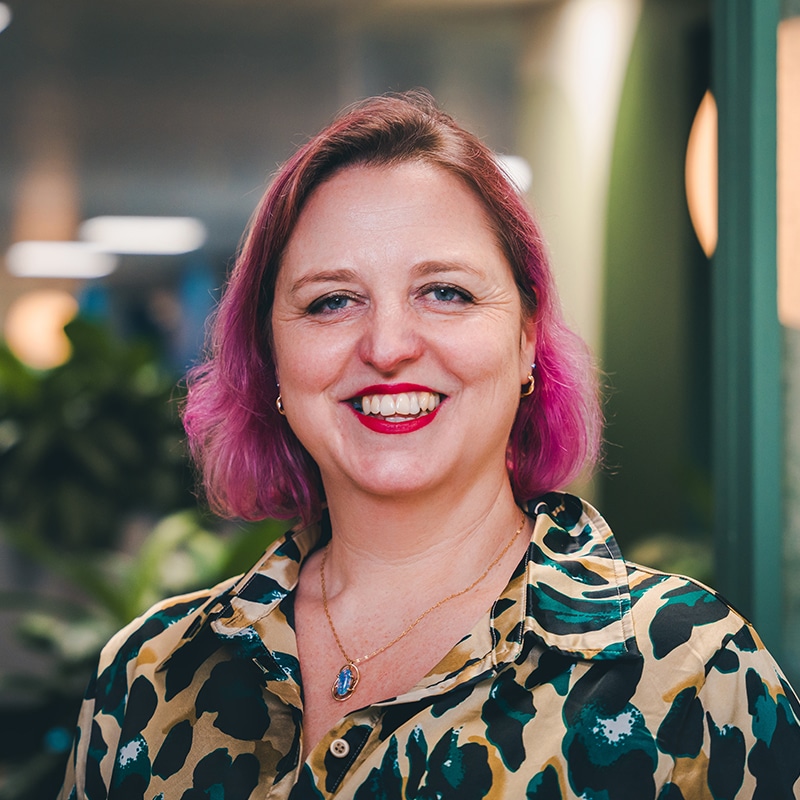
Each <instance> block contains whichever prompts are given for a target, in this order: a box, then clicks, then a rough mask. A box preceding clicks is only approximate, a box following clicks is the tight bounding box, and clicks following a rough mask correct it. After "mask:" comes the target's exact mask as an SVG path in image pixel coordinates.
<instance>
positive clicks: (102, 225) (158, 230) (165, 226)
mask: <svg viewBox="0 0 800 800" xmlns="http://www.w3.org/2000/svg"><path fill="white" fill-rule="evenodd" d="M79 236H80V238H81V239H83V240H84V241H85V242H91V243H92V244H94V245H96V246H97V247H99V248H101V249H102V250H105V251H107V252H109V253H131V254H144V255H180V254H181V253H191V252H192V251H193V250H198V249H199V248H201V247H202V246H203V244H205V241H206V236H207V233H206V227H205V225H203V223H202V222H200V220H198V219H194V218H193V217H93V218H92V219H87V220H86V222H84V223H82V224H81V226H80V229H79Z"/></svg>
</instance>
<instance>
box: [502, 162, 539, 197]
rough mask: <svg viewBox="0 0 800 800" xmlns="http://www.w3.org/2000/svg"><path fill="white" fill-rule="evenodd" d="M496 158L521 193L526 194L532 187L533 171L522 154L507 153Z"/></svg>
mask: <svg viewBox="0 0 800 800" xmlns="http://www.w3.org/2000/svg"><path fill="white" fill-rule="evenodd" d="M495 159H496V161H497V163H498V164H499V165H500V169H502V170H503V172H505V174H506V175H507V176H508V179H509V180H510V181H511V183H513V184H514V188H515V189H516V190H517V191H518V192H519V193H520V194H525V193H526V192H527V191H528V189H530V188H531V184H532V183H533V172H532V171H531V165H530V164H529V163H528V162H527V160H526V159H524V158H523V157H522V156H506V155H496V156H495Z"/></svg>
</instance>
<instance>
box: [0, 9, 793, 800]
mask: <svg viewBox="0 0 800 800" xmlns="http://www.w3.org/2000/svg"><path fill="white" fill-rule="evenodd" d="M733 6H736V8H737V9H739V10H738V11H735V10H733ZM737 14H738V15H739V16H738V18H737ZM779 20H781V22H780V27H779V25H778V22H779ZM798 20H800V5H798V2H797V1H796V0H783V2H780V1H779V0H761V2H747V1H746V0H743V2H740V3H738V4H725V3H724V2H720V1H719V0H718V1H717V2H713V1H712V0H373V1H372V2H366V0H292V2H288V3H287V2H275V1H274V0H228V1H227V2H225V3H220V2H212V0H192V2H189V0H136V2H133V0H115V2H113V3H108V2H101V0H72V2H70V3H64V2H59V0H6V2H3V3H0V28H3V30H0V332H1V335H2V342H0V799H2V800H9V799H10V798H16V799H22V798H25V799H26V800H27V798H43V797H48V796H52V795H53V794H54V793H55V791H56V788H57V786H58V784H59V782H60V773H61V771H62V770H63V763H64V759H65V758H66V751H67V749H68V747H69V745H70V739H71V735H72V726H73V723H74V718H75V715H76V713H77V706H78V704H79V702H80V697H81V694H82V692H83V689H84V686H85V684H86V681H87V679H88V676H89V674H90V671H91V666H92V662H93V660H94V659H95V658H96V657H97V653H98V650H99V647H100V646H101V645H102V643H103V642H104V641H105V640H106V639H107V638H108V636H109V635H110V634H111V633H112V632H113V631H114V630H116V629H117V628H119V627H120V626H121V625H122V624H124V623H125V622H126V621H128V620H129V619H131V618H132V617H133V616H135V615H136V614H138V613H140V612H141V611H143V610H144V609H145V608H146V607H148V606H149V605H150V604H151V603H152V602H154V601H155V600H156V599H158V598H159V597H161V596H165V595H168V594H174V593H176V592H178V591H183V590H186V589H191V588H195V587H200V586H204V585H209V584H210V583H212V582H215V581H217V580H221V579H222V578H224V577H226V576H228V575H231V574H234V573H236V572H237V571H240V570H242V569H245V568H246V567H247V566H249V564H250V563H251V562H252V561H253V560H255V558H256V557H257V554H258V553H260V552H261V550H262V549H263V548H264V547H265V546H266V544H267V543H268V542H269V541H270V540H271V539H272V538H274V537H275V536H277V535H279V534H280V533H281V532H282V531H283V529H284V527H286V523H281V522H275V521H269V520H268V521H265V522H263V523H259V524H250V525H244V524H235V523H230V522H228V523H224V522H222V521H221V520H218V519H215V518H213V517H211V516H210V515H208V514H207V513H205V512H204V511H203V510H202V509H200V508H198V506H197V502H196V498H195V496H194V493H193V478H192V475H191V471H190V469H189V467H188V465H187V463H186V457H185V452H184V446H183V436H182V431H181V427H180V424H179V422H178V418H177V411H176V410H177V407H178V405H179V402H180V397H181V392H182V389H181V384H180V380H181V376H182V375H183V374H184V372H185V371H186V369H187V368H188V367H189V366H190V365H191V364H192V363H193V362H194V361H195V360H196V359H197V357H198V353H199V351H200V348H201V343H202V339H203V330H204V320H205V318H206V316H207V314H208V313H209V311H210V310H211V309H212V308H213V306H214V302H215V299H216V298H217V297H218V290H219V287H220V286H221V285H222V283H223V282H224V278H225V274H226V271H227V270H228V268H229V266H230V264H231V261H232V258H233V256H234V254H235V251H236V248H237V244H238V242H239V238H240V236H241V234H242V231H243V230H244V228H245V225H246V223H247V220H248V218H249V216H250V214H251V212H252V210H253V208H254V206H255V204H256V203H257V201H258V199H259V197H260V195H261V193H262V192H263V190H264V188H265V186H266V185H267V183H268V181H269V178H270V175H271V174H272V173H273V172H274V170H275V169H276V167H277V165H278V164H279V163H280V162H281V161H282V160H283V159H285V158H286V157H287V156H288V155H289V154H290V153H291V152H292V150H293V149H294V148H295V147H296V146H297V145H298V144H299V143H301V142H303V141H304V140H305V139H306V138H307V137H308V136H309V135H311V134H312V133H314V132H315V131H316V130H318V129H319V128H320V127H321V126H323V125H324V124H325V123H326V122H327V121H329V120H330V118H331V116H332V115H333V114H334V113H335V112H336V111H337V110H338V109H340V108H341V107H342V106H344V105H347V104H349V103H351V102H353V101H355V100H357V99H359V98H362V97H365V96H367V95H372V94H376V93H380V92H384V91H389V90H403V89H409V88H414V87H425V88H427V89H429V90H430V91H431V92H432V93H433V94H434V96H435V97H436V98H437V99H438V100H439V102H440V103H441V104H442V105H443V106H444V108H445V109H446V110H447V111H449V112H450V113H451V114H453V115H454V116H455V117H456V118H457V119H458V120H459V121H461V122H462V123H463V124H464V125H465V126H466V127H468V128H470V129H471V130H473V131H475V132H476V133H478V134H479V135H480V136H481V137H482V138H483V139H484V140H485V141H486V142H487V143H488V144H489V145H490V146H491V147H492V148H493V149H494V150H495V151H496V152H497V153H498V154H499V155H502V156H504V157H506V158H507V159H508V163H509V164H510V165H511V166H512V167H513V169H514V171H515V174H516V175H517V176H518V178H519V181H520V183H521V185H522V186H523V188H524V189H525V192H526V194H527V197H528V199H529V201H530V204H531V206H532V207H533V208H534V210H535V211H536V213H537V214H538V217H539V219H540V221H541V224H542V227H543V229H544V232H545V235H546V238H547V241H548V243H549V247H550V251H551V254H552V259H553V263H554V266H555V270H556V274H557V278H558V282H559V286H560V289H561V293H562V300H563V304H564V306H565V310H566V313H567V316H568V318H569V319H570V320H571V322H572V323H573V325H574V326H575V327H576V328H577V329H578V330H579V331H580V332H581V333H582V334H583V336H584V337H585V338H586V339H587V341H588V342H589V343H590V345H591V346H592V348H593V350H594V352H595V353H596V355H597V358H598V361H599V363H600V365H601V367H602V369H603V371H604V373H605V375H606V384H607V402H606V411H607V416H608V426H607V432H606V438H607V441H608V445H607V452H606V463H605V466H604V469H603V470H602V471H601V472H600V473H599V474H598V476H597V477H596V478H594V479H593V480H591V481H588V482H587V483H586V484H584V485H581V486H580V487H577V488H578V489H579V490H580V491H581V492H582V493H584V494H585V495H587V496H588V497H589V498H590V499H591V500H592V501H593V502H595V503H596V504H597V505H598V506H599V507H600V509H601V510H602V512H603V513H604V515H605V516H606V518H607V519H608V520H609V521H610V523H611V525H612V527H613V529H614V530H615V533H616V534H617V536H618V538H619V540H620V543H621V546H622V548H623V552H624V553H625V554H626V555H627V556H628V557H629V558H631V559H632V560H637V561H642V562H644V563H648V564H651V565H654V566H658V567H661V568H665V569H668V570H671V571H677V572H681V573H684V574H690V575H692V576H694V577H696V578H699V579H700V580H702V581H705V582H709V583H713V584H714V585H715V586H719V587H721V588H722V590H723V592H724V593H725V594H727V595H729V596H730V599H731V600H732V601H733V602H734V603H736V604H737V605H740V606H741V607H742V608H743V610H745V612H746V613H748V614H750V615H752V616H753V618H754V619H755V622H756V624H757V626H758V627H759V630H760V631H761V632H762V635H764V637H765V639H766V640H767V643H768V645H769V646H770V647H771V649H772V650H773V652H775V653H776V655H778V657H779V659H780V660H781V661H782V663H783V665H784V667H785V669H786V670H787V672H788V673H789V675H790V677H791V678H792V679H793V680H794V681H795V684H797V682H798V678H800V636H799V635H798V633H799V632H800V588H795V584H797V583H798V581H797V578H796V576H797V574H798V566H800V332H799V331H800V311H798V306H800V266H798V264H797V263H796V262H795V263H791V258H792V257H793V256H792V255H791V254H792V253H797V252H800V241H798V237H800V234H798V228H800V225H798V218H800V201H798V199H797V198H796V197H794V196H791V186H792V185H794V186H797V185H800V172H798V166H797V155H796V154H797V153H798V152H800V111H798V108H797V103H798V98H800V66H798V58H797V54H798V53H800V33H798V25H797V24H796V23H797V22H798ZM778 30H780V37H778V36H777V32H778ZM737 37H738V38H737ZM776 42H777V44H776ZM765 43H766V44H765ZM741 65H744V66H741ZM748 65H749V66H748ZM778 67H780V69H778ZM747 69H749V70H750V72H746V70H747ZM737 70H743V71H742V72H739V71H737ZM776 70H777V72H776ZM776 74H777V76H778V79H777V81H776ZM759 81H761V82H764V81H766V83H764V85H766V86H767V90H766V91H762V89H761V88H760V87H761V83H759ZM769 87H771V88H769ZM776 87H777V88H776ZM712 88H713V89H714V94H715V95H716V100H717V101H718V102H719V104H720V105H719V108H720V112H719V119H720V121H719V125H720V138H719V155H718V148H717V141H718V140H717V125H718V122H717V114H718V112H717V105H716V104H715V100H714V97H713V96H712V95H710V94H707V92H708V90H709V89H712ZM792 97H793V98H794V100H792V99H791V98H792ZM787 98H788V99H787ZM776 108H777V112H778V113H777V119H778V121H779V123H780V126H778V133H777V136H776V122H775V119H776ZM734 112H736V113H739V114H742V115H745V116H743V117H742V118H741V119H740V121H742V122H743V125H739V124H738V123H736V122H735V121H732V120H733V117H732V116H731V114H733V113H734ZM781 126H782V127H781ZM740 128H741V129H743V130H746V131H749V132H750V133H752V134H753V135H752V137H751V138H750V139H746V140H744V141H739V139H735V136H734V134H736V135H738V133H737V132H738V131H739V130H740ZM729 132H730V133H729ZM734 139H735V140H734ZM737 148H739V149H737ZM776 159H777V164H778V169H777V175H778V180H777V188H776V181H775V174H776V169H775V165H776ZM740 166H741V169H740V168H739V167H740ZM718 173H719V186H720V187H722V190H721V193H720V194H719V195H718V192H717V183H718V181H717V175H718ZM782 176H783V177H782ZM764 193H766V194H764ZM765 197H766V201H765V200H764V198H765ZM738 198H750V200H747V201H743V202H739V199H738ZM778 201H780V202H778ZM736 214H739V215H740V216H739V217H737V216H736ZM737 220H739V221H738V222H737ZM741 220H744V223H742V222H741ZM737 236H739V237H741V236H745V237H746V243H747V247H743V246H740V244H737V242H740V241H741V239H737ZM718 240H719V245H718V246H717V241H718ZM748 248H749V249H748ZM737 258H738V261H737ZM729 264H730V265H732V266H729ZM776 265H778V266H779V267H780V270H781V272H780V275H781V279H780V287H779V286H778V269H777V267H776ZM715 276H716V277H715ZM720 276H721V277H720ZM736 287H739V288H738V289H737V288H736ZM778 288H780V292H781V293H780V295H778V294H777V291H778ZM736 291H738V292H739V294H736ZM725 292H728V294H727V295H726V294H725ZM778 296H779V299H780V303H777V302H776V297H778ZM724 297H729V298H730V300H729V302H728V305H727V306H726V305H724V302H725V301H724ZM778 306H780V311H781V313H780V317H779V316H778ZM723 322H724V323H725V324H727V325H728V328H726V327H725V326H724V324H723ZM739 367H741V368H739ZM719 420H723V422H724V424H722V423H720V422H719Z"/></svg>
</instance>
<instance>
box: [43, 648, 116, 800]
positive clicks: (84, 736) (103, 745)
mask: <svg viewBox="0 0 800 800" xmlns="http://www.w3.org/2000/svg"><path fill="white" fill-rule="evenodd" d="M112 641H113V640H112ZM109 647H110V644H109V645H107V646H106V649H108V648H109ZM104 652H105V651H104ZM103 660H104V659H103V657H102V656H101V664H102V663H103ZM115 663H118V660H117V659H114V661H112V664H110V665H109V666H108V667H106V669H105V670H103V671H102V672H101V671H100V668H99V667H98V671H97V672H96V673H95V674H94V675H93V676H92V679H91V680H90V682H89V686H88V688H87V690H86V694H85V695H84V699H83V703H82V705H81V709H80V713H79V714H78V724H77V728H76V731H75V737H74V740H73V743H72V750H71V752H70V755H69V760H68V762H67V770H66V774H65V776H64V783H63V784H62V787H61V791H60V793H59V794H58V800H106V798H107V797H108V791H109V786H110V782H111V775H112V772H113V768H114V763H113V762H114V758H115V754H116V752H117V743H118V742H119V735H120V729H121V715H119V714H113V713H111V714H109V713H105V712H107V711H108V710H109V708H108V706H109V702H110V700H111V698H112V697H113V696H114V695H116V696H119V697H120V698H126V697H127V680H126V673H125V670H124V669H123V670H114V669H113V667H114V664H115ZM114 675H115V676H116V677H115V679H114V680H111V678H112V676H114Z"/></svg>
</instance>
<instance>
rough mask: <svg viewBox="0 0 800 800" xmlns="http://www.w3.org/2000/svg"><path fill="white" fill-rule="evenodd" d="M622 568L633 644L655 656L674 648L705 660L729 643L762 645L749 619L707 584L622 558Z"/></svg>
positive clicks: (750, 646)
mask: <svg viewBox="0 0 800 800" xmlns="http://www.w3.org/2000/svg"><path fill="white" fill-rule="evenodd" d="M625 566H626V572H627V576H628V587H629V590H630V598H631V613H632V616H633V620H634V627H635V629H636V633H637V642H638V643H639V645H640V649H642V650H643V652H649V654H650V655H652V657H653V658H655V659H656V660H663V659H665V658H667V657H668V656H670V655H671V654H672V653H673V651H676V650H680V651H681V657H682V658H687V657H692V656H694V657H695V658H700V659H703V660H704V661H705V660H707V659H708V658H710V657H712V656H713V654H714V653H715V652H716V651H717V650H719V649H720V648H724V647H726V646H727V645H728V643H729V642H731V641H733V642H734V644H736V643H738V645H739V646H740V647H746V648H747V649H749V650H757V649H763V647H764V645H763V643H762V642H761V640H760V638H759V637H758V634H757V633H756V632H755V630H754V629H753V627H752V625H751V624H750V623H749V621H748V620H747V619H746V618H745V617H744V616H743V615H742V614H741V613H740V612H739V611H737V610H736V609H735V608H734V607H733V606H732V605H731V604H730V603H729V602H728V601H727V600H726V599H725V598H724V597H722V596H721V595H720V594H719V593H718V592H716V591H714V590H713V589H711V588H710V587H708V586H705V585H704V584H702V583H701V582H700V581H697V580H695V579H694V578H690V577H686V576H683V575H673V574H670V573H665V572H661V571H659V570H656V569H652V568H650V567H647V566H643V565H640V564H635V563H632V562H628V561H626V562H625Z"/></svg>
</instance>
